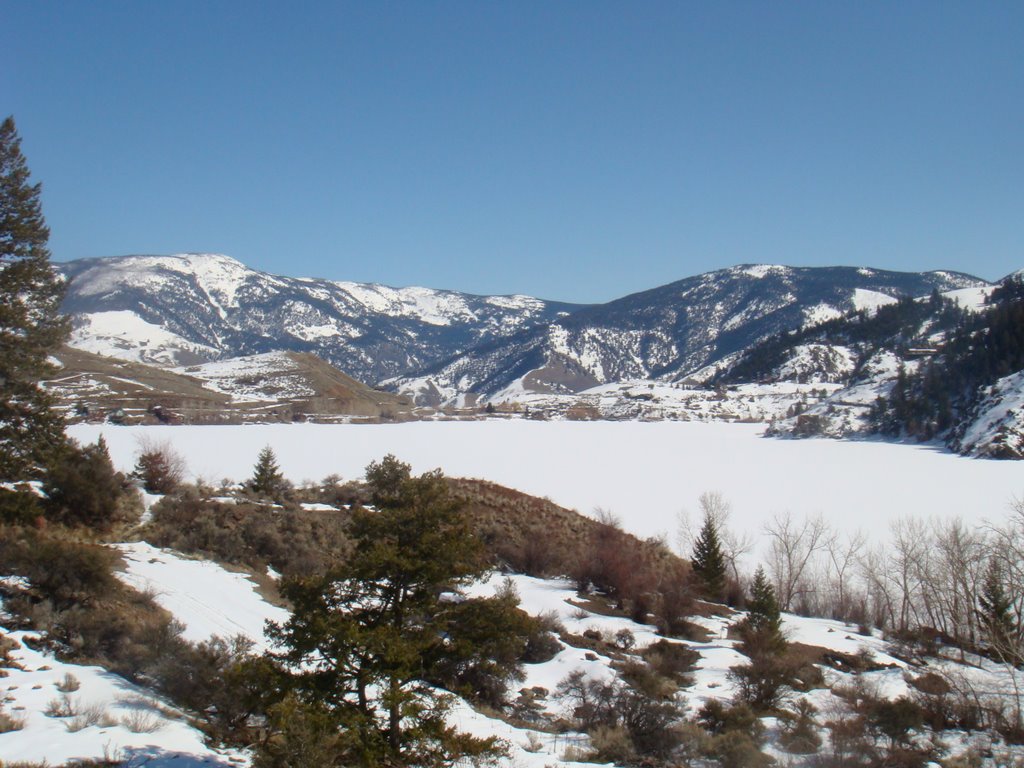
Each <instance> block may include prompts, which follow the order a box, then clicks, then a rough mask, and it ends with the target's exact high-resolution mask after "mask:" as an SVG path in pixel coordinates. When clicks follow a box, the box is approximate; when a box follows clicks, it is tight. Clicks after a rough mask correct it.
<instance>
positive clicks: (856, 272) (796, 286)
mask: <svg viewBox="0 0 1024 768" xmlns="http://www.w3.org/2000/svg"><path fill="white" fill-rule="evenodd" d="M64 273H65V274H66V276H67V277H68V279H69V289H68V294H67V298H66V300H65V309H66V311H68V312H69V313H70V314H71V315H72V317H73V321H74V326H75V330H74V336H73V339H72V344H73V345H74V346H76V347H79V348H82V349H86V350H89V351H93V352H99V353H102V354H107V355H112V356H116V357H121V358H125V359H130V360H137V361H144V362H151V363H158V364H162V365H164V366H188V365H193V364H196V363H200V362H206V361H211V360H221V359H225V358H233V357H238V356H243V355H252V354H258V353H263V352H269V351H279V350H288V351H300V352H312V353H315V354H317V355H319V356H320V357H322V358H323V359H325V360H327V361H329V362H331V363H332V364H333V365H335V366H337V367H338V368H340V369H342V370H344V371H345V372H347V373H349V374H350V375H352V376H354V377H356V378H357V379H360V380H363V381H367V382H369V383H377V382H384V383H385V384H386V386H387V387H388V388H390V389H392V390H394V391H397V392H399V393H401V394H405V395H410V396H412V397H414V398H415V399H416V401H417V403H419V404H422V405H440V404H445V405H449V404H464V403H465V402H466V401H467V400H473V399H480V398H483V399H487V400H490V401H491V402H493V403H501V402H502V401H517V400H522V399H523V397H524V395H527V394H536V393H544V394H559V393H578V392H582V391H585V390H588V389H592V388H594V387H596V386H600V385H606V384H616V383H622V382H629V381H657V382H663V383H677V382H681V381H684V380H689V379H694V380H698V381H704V380H707V379H708V378H709V377H710V376H712V375H713V374H714V373H715V372H716V371H717V369H718V367H719V366H721V365H723V364H724V363H726V362H728V361H729V360H730V359H732V358H733V357H735V356H737V355H739V354H740V353H741V352H743V351H744V350H746V349H748V348H749V347H750V346H751V345H753V344H755V343H757V342H758V341H760V340H762V339H764V338H766V337H768V336H770V335H772V334H775V333H778V332H780V331H785V330H789V329H792V328H798V327H800V326H803V325H806V324H813V323H820V322H822V321H824V320H827V319H829V318H835V317H839V316H841V315H843V314H845V313H846V312H847V311H849V310H851V309H872V308H876V307H878V306H882V305H884V304H887V303H891V302H893V301H895V300H896V297H898V296H924V295H928V294H930V293H931V292H932V291H934V290H938V291H951V290H959V291H962V292H972V291H973V292H977V291H978V290H983V289H985V288H986V287H987V286H988V284H987V283H986V282H985V281H983V280H979V279H978V278H974V277H971V276H969V275H964V274H960V273H954V272H927V273H905V272H889V271H882V270H874V269H865V268H852V267H827V268H792V267H783V266H770V265H745V266H739V267H733V268H730V269H723V270H718V271H716V272H710V273H707V274H703V275H697V276H695V277H689V278H686V279H684V280H680V281H678V282H675V283H671V284H669V285H665V286H661V287H659V288H654V289H652V290H649V291H644V292H641V293H637V294H633V295H631V296H626V297H624V298H621V299H617V300H615V301H612V302H609V303H607V304H602V305H594V306H579V305H571V304H564V303H556V302H549V301H542V300H540V299H535V298H530V297H526V296H471V295H467V294H462V293H456V292H452V291H439V290H433V289H427V288H389V287H386V286H381V285H373V284H361V283H345V282H331V281H327V280H314V279H306V278H292V277H282V276H276V275H270V274H266V273H263V272H258V271H256V270H252V269H249V268H248V267H246V266H244V265H243V264H241V263H239V262H237V261H235V260H234V259H230V258H228V257H226V256H217V255H203V254H186V255H179V256H125V257H111V258H103V259H85V260H80V261H76V262H70V263H68V264H66V265H64ZM830 354H831V353H830ZM834 363H835V365H837V366H839V367H842V366H843V365H845V363H844V361H843V360H841V359H836V360H835V361H834Z"/></svg>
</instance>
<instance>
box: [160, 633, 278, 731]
mask: <svg viewBox="0 0 1024 768" xmlns="http://www.w3.org/2000/svg"><path fill="white" fill-rule="evenodd" d="M150 674H151V675H152V676H153V678H154V679H155V680H156V682H157V685H158V687H159V688H160V690H161V691H162V692H163V693H165V694H167V695H168V696H170V697H171V698H172V699H173V700H174V701H175V703H177V704H179V705H180V706H183V707H187V708H188V709H190V710H192V711H193V712H195V713H197V716H198V717H199V718H200V719H201V720H202V722H203V724H204V726H205V729H206V731H207V732H208V733H212V734H214V735H216V737H217V738H218V739H221V740H223V739H234V740H236V741H243V742H244V740H245V729H246V727H247V725H248V724H249V719H250V717H252V716H253V715H256V714H259V713H262V712H263V711H265V708H266V705H267V703H268V692H269V691H270V690H272V689H273V687H274V685H275V684H276V683H277V681H278V678H279V673H278V671H277V670H276V669H275V668H274V666H273V665H272V664H269V663H268V662H267V660H265V659H263V658H259V657H254V656H252V641H250V640H249V639H247V638H245V637H242V636H238V637H235V638H232V639H231V640H225V639H223V638H220V637H216V636H215V637H213V638H211V639H210V640H207V641H204V642H201V643H199V644H197V645H189V644H188V643H181V644H179V645H178V646H177V648H176V649H175V652H173V653H169V654H166V655H164V656H163V657H161V658H160V659H159V660H158V661H157V663H156V665H155V667H154V668H153V670H152V671H151V673H150Z"/></svg>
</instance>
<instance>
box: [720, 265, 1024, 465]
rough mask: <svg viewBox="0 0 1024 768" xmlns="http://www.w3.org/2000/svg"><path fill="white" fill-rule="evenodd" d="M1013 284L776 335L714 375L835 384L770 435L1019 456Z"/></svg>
mask: <svg viewBox="0 0 1024 768" xmlns="http://www.w3.org/2000/svg"><path fill="white" fill-rule="evenodd" d="M1016 290H1017V289H1015V288H1014V287H1013V284H1011V283H1008V282H1006V281H1004V282H1003V283H1001V284H1000V285H998V286H991V287H988V288H966V289H959V290H953V291H949V292H947V293H945V294H944V295H943V296H942V298H941V299H938V298H936V299H931V298H929V299H919V300H917V301H914V302H902V303H900V304H897V305H891V306H887V307H886V308H885V309H884V310H881V311H878V312H876V313H874V314H872V315H865V316H851V317H847V318H842V319H836V320H833V321H831V322H826V323H823V324H820V325H818V326H814V327H810V328H805V329H802V330H800V331H796V332H794V333H792V334H787V335H781V336H778V337H775V338H773V339H770V340H768V341H767V342H766V343H764V344H762V345H759V346H756V347H754V348H752V349H750V350H748V351H747V352H746V353H745V354H744V355H742V356H740V357H739V358H737V359H735V360H732V361H730V363H729V365H728V366H727V367H726V368H725V369H724V370H723V371H717V372H716V377H717V378H715V380H716V381H718V382H719V383H720V384H722V383H728V382H730V381H748V380H750V379H751V378H756V379H757V380H758V381H761V382H762V385H763V386H773V387H777V386H779V385H780V384H782V383H784V382H814V381H822V382H824V381H827V382H831V383H834V384H835V385H836V386H835V388H834V389H833V391H832V392H831V393H830V394H829V395H828V397H824V398H821V399H819V400H818V401H817V402H814V401H811V402H807V403H805V404H804V406H803V407H801V408H799V409H798V412H796V413H790V414H788V415H787V416H785V417H783V418H778V419H776V420H775V421H774V422H773V423H772V425H771V427H770V429H769V433H770V434H774V435H793V436H798V437H804V436H814V435H824V436H828V437H848V436H851V435H861V436H863V435H867V434H873V433H879V432H881V433H883V434H888V435H890V436H901V435H907V436H911V437H915V438H917V439H923V440H932V439H941V440H943V441H944V442H946V444H947V445H949V446H950V447H951V448H953V449H954V450H957V451H960V452H962V453H967V454H971V455H976V456H987V457H995V458H1020V457H1021V456H1024V452H1022V450H1021V448H1022V446H1024V421H1022V419H1024V417H1022V412H1021V404H1022V402H1024V379H1022V378H1021V375H1020V367H1021V364H1022V357H1021V355H1020V353H1019V350H1018V343H1019V342H1018V341H1016V337H1017V336H1018V335H1019V334H1020V327H1019V319H1018V318H1019V316H1020V313H1021V306H1022V303H1021V300H1020V298H1019V297H1016V296H1015V291H1016ZM992 324H995V327H994V328H993V327H992ZM993 372H1001V373H1003V374H1005V375H1001V376H998V378H997V377H996V376H994V375H993ZM1007 372H1011V373H1007Z"/></svg>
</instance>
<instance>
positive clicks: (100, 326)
mask: <svg viewBox="0 0 1024 768" xmlns="http://www.w3.org/2000/svg"><path fill="white" fill-rule="evenodd" d="M68 343H69V344H70V345H71V346H72V347H76V348H78V349H83V350H85V351H86V352H93V353H95V354H97V355H106V356H107V357H115V358H117V359H119V360H129V361H131V362H137V363H156V364H158V365H174V364H175V362H176V360H177V355H178V354H179V353H180V352H189V353H192V354H195V355H199V356H203V357H212V356H214V355H216V354H217V350H215V349H213V348H212V347H208V346H205V345H203V344H197V343H196V342H193V341H189V340H188V339H185V338H183V337H182V336H179V335H178V334H176V333H173V332H171V331H168V330H166V329H165V328H163V327H161V326H159V325H154V324H153V323H149V322H147V321H146V320H144V319H142V318H141V317H139V315H137V314H136V313H135V312H132V311H131V310H127V309H123V310H114V311H110V312H93V313H90V314H88V315H81V316H80V317H79V319H78V322H77V324H76V327H75V329H74V330H73V331H72V333H71V339H70V341H69V342H68Z"/></svg>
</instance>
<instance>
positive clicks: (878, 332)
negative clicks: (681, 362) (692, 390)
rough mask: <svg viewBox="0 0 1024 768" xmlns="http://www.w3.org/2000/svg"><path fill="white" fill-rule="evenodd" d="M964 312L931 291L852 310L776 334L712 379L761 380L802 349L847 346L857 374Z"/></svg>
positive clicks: (953, 324) (955, 322)
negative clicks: (885, 353) (920, 298)
mask: <svg viewBox="0 0 1024 768" xmlns="http://www.w3.org/2000/svg"><path fill="white" fill-rule="evenodd" d="M967 316H968V313H967V312H966V311H965V310H963V309H962V308H960V306H959V305H958V304H957V303H956V302H955V301H952V300H951V299H947V298H945V297H943V296H942V295H941V294H939V293H938V291H934V292H933V293H932V295H931V296H930V297H929V298H928V299H927V300H926V301H918V300H916V299H913V298H911V297H909V296H904V297H901V298H900V299H898V300H897V301H896V302H895V303H893V304H887V305H885V306H882V307H879V308H878V309H877V310H875V311H874V312H868V311H866V310H856V311H853V312H850V313H848V314H846V315H844V316H843V317H839V318H835V319H832V320H827V321H825V322H823V323H820V324H818V325H813V326H808V327H805V328H801V329H798V330H792V331H781V332H779V333H778V334H776V335H774V336H772V337H770V338H768V339H766V340H765V341H763V342H761V343H759V344H757V345H756V346H754V347H753V348H751V349H750V350H748V351H747V352H745V353H744V354H743V356H742V357H741V358H740V360H739V361H737V362H736V363H735V364H734V365H732V366H730V367H729V368H728V369H727V370H725V371H723V372H722V373H720V374H719V375H718V377H717V378H716V379H715V383H716V384H735V383H741V382H749V381H767V380H770V378H771V377H772V376H773V375H774V373H775V372H776V371H777V370H778V369H779V368H780V367H781V366H782V365H783V364H784V363H785V362H786V361H787V359H788V358H789V357H790V356H791V355H792V353H793V350H794V349H796V348H797V347H799V346H801V345H805V344H827V345H831V346H839V345H841V346H847V347H851V348H853V349H854V351H855V352H856V354H857V361H858V362H857V364H856V365H855V370H854V374H853V376H854V378H856V375H857V369H859V367H860V366H861V365H863V363H864V362H865V361H867V359H868V358H870V357H871V356H872V355H874V354H875V353H876V352H877V351H878V350H880V349H892V350H894V351H896V352H897V353H900V354H902V353H903V352H905V351H906V350H907V349H909V348H912V347H917V346H924V345H925V343H926V338H927V336H928V335H930V334H933V333H938V332H947V331H950V330H952V329H954V328H957V327H958V326H960V325H961V324H963V323H964V322H965V319H966V318H967Z"/></svg>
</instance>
